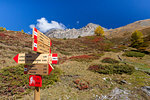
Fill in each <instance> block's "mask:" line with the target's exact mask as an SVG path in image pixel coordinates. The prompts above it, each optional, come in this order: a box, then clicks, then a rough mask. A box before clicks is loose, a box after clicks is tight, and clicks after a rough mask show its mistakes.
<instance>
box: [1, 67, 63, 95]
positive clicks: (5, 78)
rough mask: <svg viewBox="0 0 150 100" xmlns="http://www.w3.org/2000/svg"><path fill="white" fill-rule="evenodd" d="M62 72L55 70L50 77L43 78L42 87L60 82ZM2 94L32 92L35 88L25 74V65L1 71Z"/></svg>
mask: <svg viewBox="0 0 150 100" xmlns="http://www.w3.org/2000/svg"><path fill="white" fill-rule="evenodd" d="M60 74H61V70H60V69H58V68H55V69H54V70H53V71H52V72H51V74H50V75H47V76H42V87H41V88H46V87H47V86H48V85H52V84H53V83H54V82H57V81H59V75H60ZM0 84H3V85H1V86H0V94H1V95H7V96H8V95H15V94H17V95H22V94H27V93H29V92H31V90H32V89H33V88H34V87H30V86H29V75H26V74H24V65H18V66H13V67H6V68H3V69H1V70H0Z"/></svg>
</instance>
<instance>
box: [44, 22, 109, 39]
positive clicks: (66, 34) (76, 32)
mask: <svg viewBox="0 0 150 100" xmlns="http://www.w3.org/2000/svg"><path fill="white" fill-rule="evenodd" d="M97 26H99V25H97V24H93V23H89V24H87V25H86V26H85V27H83V28H80V29H75V28H73V29H65V30H61V29H53V30H50V31H48V32H46V35H47V36H48V37H51V38H78V37H79V36H81V37H83V36H91V35H94V30H95V29H96V27H97ZM106 30H107V29H105V28H104V31H106Z"/></svg>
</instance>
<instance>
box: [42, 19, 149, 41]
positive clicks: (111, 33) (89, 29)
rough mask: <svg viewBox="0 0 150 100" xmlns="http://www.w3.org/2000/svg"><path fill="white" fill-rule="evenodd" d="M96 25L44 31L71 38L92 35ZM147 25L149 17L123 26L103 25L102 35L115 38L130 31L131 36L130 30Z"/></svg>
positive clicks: (90, 24) (52, 34)
mask: <svg viewBox="0 0 150 100" xmlns="http://www.w3.org/2000/svg"><path fill="white" fill-rule="evenodd" d="M97 26H99V25H98V24H93V23H89V24H87V25H86V26H85V27H82V28H80V29H75V28H73V29H66V30H62V29H53V30H50V31H48V32H46V33H45V34H46V35H47V36H48V37H50V38H62V39H63V38H70V39H73V38H78V37H79V36H81V37H84V36H91V35H94V30H95V29H96V27H97ZM149 27H150V19H145V20H139V21H135V22H133V23H130V24H127V25H125V26H122V27H118V28H115V29H106V28H104V27H103V29H104V31H105V33H104V35H105V36H106V37H107V38H115V37H123V36H124V34H127V32H130V33H129V34H128V37H129V36H131V32H133V31H135V30H142V29H145V28H149Z"/></svg>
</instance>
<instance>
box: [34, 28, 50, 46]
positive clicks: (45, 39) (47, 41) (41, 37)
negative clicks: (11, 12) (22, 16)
mask: <svg viewBox="0 0 150 100" xmlns="http://www.w3.org/2000/svg"><path fill="white" fill-rule="evenodd" d="M32 38H33V39H34V40H37V41H39V42H41V43H43V44H45V45H47V46H49V47H50V46H51V41H50V39H49V38H48V37H47V36H46V35H44V34H43V33H41V32H40V31H39V30H37V29H36V28H35V27H34V28H33V34H32Z"/></svg>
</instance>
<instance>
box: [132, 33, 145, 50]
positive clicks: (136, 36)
mask: <svg viewBox="0 0 150 100" xmlns="http://www.w3.org/2000/svg"><path fill="white" fill-rule="evenodd" d="M143 42H144V40H143V33H142V32H140V31H138V30H136V31H134V32H133V33H132V35H131V47H133V48H137V49H138V48H139V47H140V45H141V44H142V43H143Z"/></svg>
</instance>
